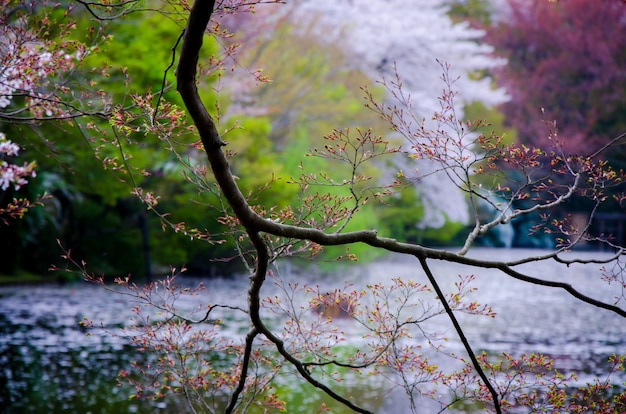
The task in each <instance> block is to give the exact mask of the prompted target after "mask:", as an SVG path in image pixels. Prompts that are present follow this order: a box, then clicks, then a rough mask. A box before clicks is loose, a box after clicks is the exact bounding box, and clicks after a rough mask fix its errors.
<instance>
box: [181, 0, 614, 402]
mask: <svg viewBox="0 0 626 414" xmlns="http://www.w3.org/2000/svg"><path fill="white" fill-rule="evenodd" d="M215 3H216V2H215V0H195V1H194V4H193V6H192V8H191V11H190V15H189V18H188V21H187V26H186V28H185V31H184V33H183V35H182V36H183V37H182V44H181V49H180V58H179V62H178V67H177V72H176V76H177V89H178V91H179V93H180V95H181V97H182V99H183V102H184V104H185V106H186V108H187V110H188V112H189V115H190V116H191V118H192V119H193V122H194V124H195V126H196V128H197V130H198V133H199V135H200V139H201V141H202V143H203V145H204V150H205V152H206V154H207V157H208V161H209V163H210V166H211V169H212V171H213V174H214V176H215V179H216V181H217V182H218V184H219V186H220V188H221V190H222V194H223V196H224V198H225V199H226V200H227V201H228V203H229V205H230V206H231V208H232V209H233V212H234V214H235V215H236V216H237V218H238V220H239V221H240V223H241V225H242V226H243V227H244V228H245V230H246V232H247V234H248V236H249V237H250V240H251V242H252V244H253V246H254V248H255V250H256V253H257V258H256V269H255V271H254V274H253V275H252V277H251V279H250V287H249V291H248V306H249V311H250V315H249V316H250V320H251V323H252V325H253V328H252V330H251V331H250V333H249V334H248V337H247V341H246V346H247V347H251V345H252V341H253V340H254V337H256V335H257V334H262V335H264V336H265V337H266V338H267V339H268V340H270V341H271V342H272V343H273V344H274V345H275V346H276V349H277V351H278V352H279V353H280V355H281V356H282V357H283V358H284V359H285V360H287V361H288V362H289V363H291V364H292V365H293V366H294V367H295V368H296V370H297V371H298V372H299V373H300V375H301V376H302V377H303V378H304V379H305V380H306V381H307V382H308V383H309V384H311V385H313V386H314V387H317V388H319V389H321V390H322V391H324V392H325V393H327V394H328V395H329V396H331V397H332V398H334V399H335V400H337V401H339V402H341V403H343V404H345V405H346V406H347V407H349V408H351V409H352V410H354V411H356V412H361V413H367V412H368V411H367V410H365V409H363V408H361V407H358V406H356V405H354V404H353V403H352V402H351V401H349V400H347V399H345V398H344V397H342V396H340V395H338V394H337V393H335V392H334V391H333V390H331V389H330V388H328V387H327V386H326V385H324V384H323V383H321V382H319V381H317V380H316V379H315V378H314V377H313V376H311V374H310V373H309V372H308V370H307V366H306V365H305V364H304V363H303V362H302V361H300V360H298V359H297V358H295V357H294V356H293V355H291V354H290V353H289V351H288V350H287V349H286V348H285V346H284V343H283V341H282V340H281V339H280V338H278V337H277V336H275V335H274V334H273V333H272V332H271V331H270V330H269V329H268V328H267V327H266V326H265V324H264V323H263V321H262V319H261V317H260V312H259V311H260V290H261V287H262V286H263V283H264V281H265V276H266V272H267V268H268V264H269V261H270V259H271V252H270V251H269V247H268V245H267V244H266V242H265V241H264V239H263V237H262V236H261V233H268V234H272V235H275V236H282V237H288V238H293V239H300V240H308V241H311V242H314V243H317V244H320V245H326V246H328V245H342V244H351V243H365V244H367V245H369V246H372V247H376V248H380V249H384V250H387V251H389V252H396V253H402V254H410V255H412V256H415V257H417V258H418V259H419V260H420V263H421V264H422V267H423V268H424V270H425V272H426V274H427V276H428V278H429V279H430V281H431V283H432V284H433V287H434V288H435V290H436V291H437V294H438V295H439V297H440V298H441V300H442V303H443V304H444V306H446V301H445V300H444V297H443V293H442V292H441V291H440V289H439V287H438V285H437V283H436V280H435V279H434V277H433V275H432V273H431V272H430V269H429V268H428V266H427V263H426V260H427V259H436V260H445V261H448V262H452V263H459V264H464V265H468V266H473V267H479V268H491V269H499V270H500V271H502V272H503V273H505V274H507V275H509V276H511V277H513V278H515V279H518V280H522V281H525V282H528V283H532V284H537V285H541V286H547V287H555V288H560V289H564V290H565V291H567V292H568V293H570V294H571V295H572V296H574V297H576V298H577V299H579V300H581V301H583V302H585V303H588V304H591V305H594V306H597V307H599V308H603V309H606V310H610V311H612V312H614V313H617V314H618V315H620V316H623V317H626V311H625V310H623V309H621V308H619V307H617V306H613V305H610V304H607V303H604V302H601V301H598V300H596V299H593V298H591V297H589V296H586V295H583V294H582V293H580V292H578V291H577V290H576V289H574V288H573V287H572V286H571V285H569V284H566V283H561V282H553V281H547V280H543V279H539V278H534V277H531V276H527V275H524V274H522V273H520V272H518V271H516V270H514V269H513V266H515V265H516V264H519V263H515V262H511V263H505V262H498V261H488V260H479V259H472V258H468V257H466V256H464V255H460V254H458V253H452V252H448V251H442V250H436V249H430V248H426V247H423V246H420V245H414V244H408V243H402V242H398V241H397V240H395V239H391V238H384V237H379V236H378V235H377V232H376V231H375V230H362V231H356V232H347V233H338V232H335V233H326V232H324V231H322V230H319V229H315V228H302V227H297V226H291V225H285V224H281V223H277V222H274V221H271V220H267V219H265V218H263V217H261V216H259V215H258V214H257V213H255V212H254V211H253V210H252V209H251V208H250V206H249V204H248V202H247V201H246V198H245V197H244V195H243V194H242V193H241V191H240V189H239V187H238V185H237V183H236V182H235V178H234V176H233V174H232V173H231V171H230V166H229V162H228V159H227V157H226V155H225V153H224V151H223V150H222V147H223V146H224V145H226V144H225V143H224V141H222V139H221V136H220V134H219V132H218V130H217V127H216V124H215V122H214V120H213V118H212V116H211V115H210V114H209V113H208V111H207V109H206V107H205V105H204V104H203V103H202V100H201V98H200V96H199V94H198V89H197V85H196V83H197V79H196V76H197V64H198V57H199V52H200V49H201V47H202V43H203V37H204V35H205V31H206V29H207V26H208V24H209V21H210V19H211V15H212V13H213V10H214V7H215ZM537 208H539V207H537ZM546 258H552V259H555V260H556V259H558V257H557V256H556V255H554V256H547V257H538V258H537V260H542V259H546ZM446 312H448V314H449V316H450V318H451V320H452V321H453V324H454V325H455V329H457V333H458V334H459V336H460V337H461V340H462V341H463V343H464V345H465V347H466V350H467V352H468V353H469V354H470V358H471V359H472V363H473V364H474V367H475V369H476V370H477V372H478V373H479V375H480V376H481V378H482V379H483V381H484V382H485V385H486V386H487V388H488V389H489V391H490V392H491V394H492V398H493V401H494V405H495V407H496V411H497V412H500V405H499V401H498V396H497V394H496V391H495V389H494V388H493V386H491V384H490V383H489V381H488V379H487V378H486V376H485V374H484V372H483V371H482V370H481V368H480V365H479V364H478V361H477V359H476V357H475V355H474V354H473V352H472V350H471V347H470V346H469V344H468V343H467V340H466V338H465V336H464V335H463V332H462V330H461V328H460V326H459V325H458V322H456V319H455V318H454V315H452V312H451V310H449V309H448V308H446ZM244 362H246V361H244ZM245 380H246V367H245V366H244V367H242V372H241V376H240V382H239V386H238V388H237V389H236V391H235V392H234V394H233V395H232V397H231V401H230V403H229V407H230V408H231V409H232V408H233V407H234V406H235V404H236V400H237V398H238V395H239V393H240V392H241V390H242V389H243V386H244V385H245Z"/></svg>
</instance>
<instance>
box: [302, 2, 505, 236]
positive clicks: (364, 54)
mask: <svg viewBox="0 0 626 414" xmlns="http://www.w3.org/2000/svg"><path fill="white" fill-rule="evenodd" d="M292 7H293V9H292V10H291V19H292V21H293V22H294V24H295V23H296V22H297V25H298V26H300V27H303V26H304V27H308V25H309V24H312V25H313V27H314V28H315V29H316V30H315V32H316V34H317V35H318V36H319V37H320V39H324V41H326V42H328V43H329V44H330V43H333V44H340V45H341V46H342V47H343V49H344V52H345V54H346V56H347V59H346V61H347V62H349V64H350V65H353V66H354V68H355V69H358V70H360V71H363V72H365V73H366V74H368V75H369V76H370V77H371V78H372V79H374V80H380V79H381V78H383V79H386V80H387V82H391V83H393V82H394V80H395V79H402V90H403V93H404V96H403V97H398V96H392V95H393V90H392V89H395V88H394V87H393V85H392V84H391V83H388V84H387V86H388V89H389V90H388V91H389V101H393V102H394V104H395V105H398V104H403V105H404V106H405V112H404V116H405V117H407V119H411V121H412V122H411V123H412V126H413V127H415V128H420V125H421V124H422V123H424V126H425V127H426V128H444V130H446V131H447V133H450V134H452V135H455V134H457V132H458V131H455V130H454V129H455V128H454V126H452V129H451V128H450V126H449V125H448V126H446V125H442V124H441V123H435V122H430V121H431V120H430V117H431V116H432V114H433V113H434V112H437V111H439V112H441V111H442V110H443V108H441V107H440V99H438V98H439V97H441V94H442V91H443V90H444V88H445V85H444V82H443V81H442V79H441V77H442V72H443V71H444V68H443V67H442V65H444V66H447V68H446V71H447V72H448V74H447V76H448V78H449V80H450V81H452V82H453V83H454V87H455V88H456V89H458V90H461V91H463V95H462V96H457V97H456V99H455V100H454V102H455V108H453V109H454V112H455V113H456V117H457V118H458V119H462V118H463V107H464V105H466V104H467V103H470V102H473V101H479V102H481V103H483V104H485V105H486V106H492V105H495V104H498V103H501V102H504V100H506V94H505V92H504V91H503V90H501V89H494V88H493V86H492V80H491V79H490V78H489V77H483V76H480V75H479V74H480V73H482V72H483V71H485V70H487V69H490V68H493V67H494V66H497V65H500V64H502V63H503V62H502V60H499V59H496V58H493V57H492V56H491V53H492V51H493V49H492V48H491V47H490V46H489V45H486V44H484V43H482V42H481V38H482V37H483V35H484V32H483V31H481V30H477V29H473V28H471V27H470V25H469V23H467V22H460V23H455V22H453V21H452V20H451V18H450V16H449V15H448V14H447V13H448V10H449V2H446V1H444V0H425V1H420V2H419V7H416V4H414V3H411V2H405V1H401V0H376V1H368V0H351V1H348V0H344V1H337V0H320V1H309V0H298V1H294V2H293V3H292ZM303 22H305V23H304V24H303ZM448 65H449V66H448ZM396 76H397V78H396ZM464 133H465V132H464ZM461 138H462V137H461ZM406 144H408V145H411V143H409V142H407V143H406ZM399 163H400V162H399ZM399 167H400V168H402V169H411V168H415V165H413V166H411V167H409V166H408V165H402V164H401V163H400V165H399ZM417 167H418V171H417V173H412V174H411V176H412V177H411V178H412V179H414V180H415V181H416V189H418V191H419V194H420V196H421V201H422V203H423V204H424V207H425V208H424V211H425V212H426V215H425V217H424V218H423V220H422V222H421V223H420V224H419V225H420V226H421V227H435V228H436V227H440V226H442V225H443V224H444V223H445V221H446V220H449V221H453V222H463V223H465V222H467V221H468V220H469V214H468V209H467V208H466V201H465V198H464V195H463V194H462V193H461V192H459V191H457V189H456V188H454V186H453V185H452V182H450V181H449V180H446V179H442V177H441V174H439V173H437V171H438V167H437V166H436V165H435V164H432V163H430V162H427V161H422V162H420V163H418V164H417ZM434 190H436V191H434Z"/></svg>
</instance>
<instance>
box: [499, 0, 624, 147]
mask: <svg viewBox="0 0 626 414" xmlns="http://www.w3.org/2000/svg"><path fill="white" fill-rule="evenodd" d="M505 10H506V11H505V12H503V15H502V16H500V18H499V20H498V22H497V23H496V24H494V26H493V27H491V28H490V29H489V31H488V41H489V42H490V43H491V44H493V45H494V46H495V47H496V48H497V49H498V51H499V53H501V54H502V55H503V56H504V57H506V58H507V59H508V64H507V65H504V66H502V67H500V68H498V69H496V72H497V75H498V76H497V79H498V84H499V85H500V86H502V87H504V88H506V90H507V92H508V93H509V95H510V97H511V99H510V101H509V102H507V103H506V104H504V105H503V109H504V113H505V115H506V120H507V122H508V123H510V124H511V125H512V126H514V127H515V128H516V130H517V131H518V132H519V139H520V141H521V142H522V143H525V144H527V145H535V146H546V145H553V146H554V145H555V143H554V142H553V143H550V141H549V138H554V137H550V136H549V134H546V128H545V125H544V122H545V121H548V122H552V121H556V125H557V128H558V138H557V139H558V141H559V143H560V145H561V146H562V147H563V148H564V149H565V151H566V152H572V153H591V152H593V151H595V150H596V149H597V148H598V147H599V146H602V145H604V144H606V143H607V142H608V141H609V139H610V137H615V136H617V135H619V134H620V133H622V132H623V131H624V128H625V127H626V123H625V122H624V117H623V114H624V111H625V110H626V105H625V104H624V93H623V92H624V89H625V88H626V72H624V65H625V64H626V38H624V36H617V35H616V33H621V32H623V31H624V30H626V5H625V4H624V2H623V1H621V0H607V1H585V0H565V1H558V2H549V1H544V0H531V1H527V0H510V1H508V2H507V7H506V9H505Z"/></svg>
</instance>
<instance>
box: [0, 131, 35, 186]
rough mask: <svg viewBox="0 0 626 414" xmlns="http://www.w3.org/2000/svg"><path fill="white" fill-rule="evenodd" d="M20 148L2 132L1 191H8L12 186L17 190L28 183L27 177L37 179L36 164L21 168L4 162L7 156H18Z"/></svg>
mask: <svg viewBox="0 0 626 414" xmlns="http://www.w3.org/2000/svg"><path fill="white" fill-rule="evenodd" d="M19 150H20V147H19V146H18V145H17V144H15V143H14V142H12V141H10V140H8V139H7V138H6V136H5V135H4V134H3V133H2V132H0V190H2V191H6V190H7V189H8V188H9V186H10V185H11V184H13V187H14V188H15V189H16V190H19V189H20V187H21V186H23V185H25V184H27V183H28V180H27V179H26V177H29V176H30V177H35V176H36V172H35V162H31V163H26V162H25V163H24V165H22V166H19V165H16V164H11V163H9V162H7V161H6V160H4V159H3V158H4V157H5V156H9V157H13V156H17V155H18V153H19Z"/></svg>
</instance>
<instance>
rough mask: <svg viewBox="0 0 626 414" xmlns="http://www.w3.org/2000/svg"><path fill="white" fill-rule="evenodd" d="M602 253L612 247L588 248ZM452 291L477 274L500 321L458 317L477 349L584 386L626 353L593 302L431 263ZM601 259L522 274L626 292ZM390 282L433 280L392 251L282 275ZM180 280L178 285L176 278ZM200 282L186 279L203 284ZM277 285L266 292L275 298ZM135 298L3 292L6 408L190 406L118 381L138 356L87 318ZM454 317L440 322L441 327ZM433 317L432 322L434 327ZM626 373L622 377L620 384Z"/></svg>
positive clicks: (233, 285) (397, 412)
mask: <svg viewBox="0 0 626 414" xmlns="http://www.w3.org/2000/svg"><path fill="white" fill-rule="evenodd" d="M529 253H531V254H537V253H538V252H537V251H526V250H493V249H479V250H477V251H476V252H474V253H473V255H475V256H477V257H485V258H493V257H498V258H499V259H502V260H507V259H510V258H513V257H519V256H522V255H526V254H529ZM585 255H587V256H589V255H592V256H594V257H598V258H601V257H605V255H604V254H603V253H594V254H591V253H585ZM430 263H431V266H432V270H433V273H434V274H435V276H436V277H437V278H438V280H439V281H440V283H441V284H442V288H443V289H444V290H447V291H450V289H451V287H452V285H453V283H454V282H455V281H456V280H458V279H457V275H458V274H463V275H469V274H475V276H476V280H475V282H474V284H473V286H474V287H476V288H477V291H476V292H474V293H473V294H472V296H471V298H472V299H475V300H477V301H479V302H481V303H489V304H490V305H491V306H492V307H493V310H494V311H495V312H496V313H497V316H496V317H495V318H493V319H492V318H488V317H476V316H468V315H463V314H460V315H459V318H460V320H461V323H462V325H463V326H464V329H465V332H466V335H467V336H468V339H469V341H470V343H471V344H472V345H473V346H474V348H475V350H477V351H480V350H485V351H487V352H488V353H493V354H500V353H502V352H508V353H512V354H514V355H519V354H521V353H531V352H535V353H537V352H540V353H545V354H547V355H549V356H551V357H552V358H554V359H555V367H556V368H557V369H559V370H560V371H563V372H575V373H577V374H578V375H579V378H580V381H581V382H584V381H587V380H589V378H592V377H593V376H594V375H596V374H601V373H602V372H605V368H606V360H607V358H608V357H609V356H610V355H611V354H613V353H618V354H619V353H626V320H625V319H624V318H621V317H619V316H617V315H615V314H613V313H611V312H609V311H605V310H602V309H598V308H595V307H593V306H590V305H586V304H584V303H581V302H580V301H578V300H576V299H575V298H573V297H571V296H570V295H569V294H568V293H567V292H565V291H563V290H558V289H554V288H545V287H540V286H533V285H529V284H526V283H523V282H519V281H516V280H514V279H512V278H510V277H508V276H506V275H504V274H501V273H499V272H497V271H491V270H484V269H471V268H460V267H459V266H457V265H451V264H449V263H442V262H437V261H432V262H430ZM598 268H599V266H598V265H589V266H577V265H572V266H570V267H569V268H567V267H564V266H561V265H557V264H556V263H553V262H547V263H536V264H529V265H525V266H524V267H523V268H521V269H520V270H522V271H525V272H527V273H529V274H531V275H533V276H537V277H542V278H545V279H550V280H559V281H566V282H568V283H571V284H572V285H574V287H576V288H577V289H579V290H580V291H581V292H583V293H585V294H589V295H591V296H593V297H594V298H596V299H600V300H604V301H607V302H610V303H612V302H614V297H615V296H616V294H619V293H620V292H617V291H615V290H614V289H615V288H616V287H615V286H614V285H610V286H609V285H607V284H606V283H605V282H603V281H601V280H600V272H599V271H598ZM392 277H401V278H403V279H405V280H408V279H413V280H415V281H418V282H423V283H425V282H426V280H425V278H424V275H423V272H422V271H421V269H420V268H419V264H418V262H417V261H416V260H415V259H411V258H405V257H388V258H387V259H384V260H380V261H377V262H376V263H373V264H369V265H366V266H359V267H358V268H352V269H351V270H349V271H342V272H341V277H338V276H337V275H323V276H322V275H316V276H312V273H310V272H304V271H300V272H298V271H296V270H294V271H292V272H289V271H287V272H285V271H283V278H284V279H286V280H294V281H295V280H298V281H300V282H301V283H311V284H319V285H321V286H322V288H321V289H323V290H330V289H333V288H335V287H342V286H343V285H344V283H345V282H349V283H352V284H354V286H355V287H360V286H364V285H365V284H367V283H377V282H388V281H389V280H390V279H391V278H392ZM179 281H180V280H179ZM199 281H201V279H198V278H186V279H183V280H182V282H183V283H188V284H190V285H191V284H196V283H198V282H199ZM202 281H203V283H204V284H205V285H206V288H207V289H206V291H204V292H203V293H202V294H201V296H199V297H196V298H195V299H193V300H195V301H203V302H209V303H217V302H220V301H221V302H222V303H225V302H227V303H228V304H230V305H239V306H244V305H245V300H246V294H245V289H246V287H247V277H245V276H242V277H238V278H233V279H206V280H202ZM275 291H276V288H275V287H274V286H273V285H272V283H271V282H269V281H268V286H267V288H266V290H265V291H264V293H266V294H271V293H275ZM130 307H131V304H130V303H129V302H128V301H127V300H126V299H125V298H124V297H123V296H121V295H119V294H114V293H111V292H108V291H106V290H104V289H102V288H99V287H97V286H94V285H90V284H87V283H77V284H74V285H66V286H60V285H55V284H50V285H43V286H11V287H3V288H0V413H3V414H4V413H6V414H9V413H122V412H123V413H127V412H128V413H154V412H165V413H169V412H172V413H174V412H185V409H184V408H182V406H180V405H178V402H176V401H170V402H168V403H166V402H163V401H160V402H149V401H137V400H129V395H130V394H131V393H132V390H131V389H130V388H128V387H124V386H117V384H116V375H117V373H118V372H119V371H120V370H121V369H123V368H128V366H129V364H130V362H131V361H133V360H140V359H141V358H143V356H142V355H140V354H138V353H137V352H136V351H135V349H134V348H133V347H132V346H131V345H130V344H129V342H128V341H127V340H126V339H124V338H120V337H114V336H111V335H103V334H99V333H98V331H96V332H92V334H91V335H90V336H87V335H86V331H85V329H84V328H82V327H81V326H80V325H79V322H80V321H81V320H83V318H84V317H88V318H89V319H92V320H94V322H100V321H102V323H103V324H104V325H105V326H107V327H109V328H110V329H111V330H113V331H114V330H115V327H118V326H124V325H127V324H128V323H129V320H130V318H131V317H132V314H131V312H130ZM216 317H221V318H223V319H225V320H226V324H227V325H228V326H227V329H228V330H229V331H230V334H232V335H240V334H241V332H245V330H246V329H247V324H246V322H245V319H244V318H243V316H233V315H232V314H230V313H228V312H227V311H225V310H224V311H222V314H221V315H216ZM442 320H443V321H445V319H438V320H437V322H436V323H437V324H440V322H441V321H442ZM433 323H435V322H433ZM435 328H436V329H437V330H438V331H440V332H443V333H444V334H446V335H447V336H448V337H449V338H450V341H449V344H448V345H447V347H448V349H449V350H451V351H454V352H457V353H458V354H463V349H462V347H461V345H460V342H459V341H458V340H457V339H456V335H455V334H454V331H453V330H452V328H451V327H450V326H447V325H446V324H445V323H444V324H440V325H437V326H434V328H433V329H435ZM625 380H626V378H625V377H624V376H622V377H616V378H615V383H616V385H618V386H621V383H623V382H624V381H625ZM375 409H376V411H377V412H379V413H387V412H390V413H391V412H392V413H394V414H404V412H406V410H407V408H406V404H405V403H403V402H402V395H396V394H391V395H390V396H388V397H386V400H383V401H380V403H379V404H377V405H376V407H375Z"/></svg>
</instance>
